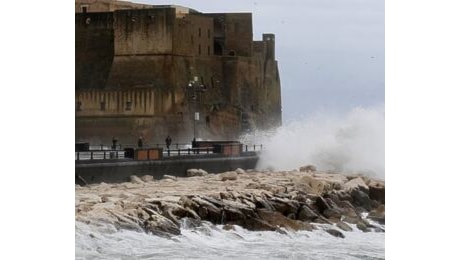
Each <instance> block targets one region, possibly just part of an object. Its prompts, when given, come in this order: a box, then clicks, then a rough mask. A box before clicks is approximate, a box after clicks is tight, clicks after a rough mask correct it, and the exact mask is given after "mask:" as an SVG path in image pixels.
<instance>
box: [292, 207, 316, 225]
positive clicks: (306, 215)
mask: <svg viewBox="0 0 460 260" xmlns="http://www.w3.org/2000/svg"><path fill="white" fill-rule="evenodd" d="M317 218H318V214H316V213H315V212H314V211H313V210H312V209H310V207H308V206H307V205H303V206H301V207H300V209H299V213H298V214H297V219H298V220H301V221H314V220H315V219H317Z"/></svg>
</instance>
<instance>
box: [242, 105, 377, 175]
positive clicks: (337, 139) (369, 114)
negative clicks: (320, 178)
mask: <svg viewBox="0 0 460 260" xmlns="http://www.w3.org/2000/svg"><path fill="white" fill-rule="evenodd" d="M242 141H243V142H244V143H255V144H263V146H264V149H263V152H262V153H261V158H260V161H259V164H258V168H259V169H273V170H292V169H298V168H299V167H300V166H304V165H308V164H312V165H315V166H316V167H317V168H318V170H322V171H337V172H348V173H350V172H353V173H363V174H365V175H368V176H371V177H375V178H379V179H385V112H384V106H383V105H381V106H376V107H371V108H363V107H357V108H354V109H352V110H351V111H349V112H348V113H346V114H344V115H337V114H332V113H326V112H318V113H316V114H315V115H313V116H310V117H308V118H302V119H299V120H297V121H291V122H287V123H285V124H284V125H283V126H282V127H280V128H278V129H275V130H272V131H256V132H254V133H251V134H248V135H246V136H244V137H243V138H242Z"/></svg>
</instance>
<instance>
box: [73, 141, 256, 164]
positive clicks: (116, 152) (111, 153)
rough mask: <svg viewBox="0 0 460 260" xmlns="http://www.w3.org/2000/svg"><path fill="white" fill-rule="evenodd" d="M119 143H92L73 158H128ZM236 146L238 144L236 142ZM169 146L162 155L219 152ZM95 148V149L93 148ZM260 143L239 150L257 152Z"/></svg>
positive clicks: (155, 146) (184, 145)
mask: <svg viewBox="0 0 460 260" xmlns="http://www.w3.org/2000/svg"><path fill="white" fill-rule="evenodd" d="M123 146H124V147H126V148H132V147H136V146H134V145H123ZM123 146H122V145H121V144H118V145H117V149H112V147H111V146H107V145H103V144H101V145H92V146H90V150H88V151H76V152H75V160H76V161H83V160H118V159H128V158H127V157H126V156H125V152H126V151H125V150H122V147H123ZM236 146H239V144H237V145H236ZM162 147H166V145H164V144H155V145H154V146H153V147H152V146H143V147H142V149H148V148H162ZM171 147H176V149H163V154H162V155H163V157H174V156H176V157H180V156H196V155H206V154H208V155H209V154H219V152H215V150H214V148H213V147H196V148H191V147H190V145H189V144H179V143H176V144H172V145H171ZM94 148H97V149H94ZM262 149H263V146H262V144H259V145H256V144H253V145H244V144H243V145H242V149H241V152H259V151H262Z"/></svg>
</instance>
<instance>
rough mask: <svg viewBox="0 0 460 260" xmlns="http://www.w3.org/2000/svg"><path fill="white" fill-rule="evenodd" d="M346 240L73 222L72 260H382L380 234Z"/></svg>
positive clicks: (319, 234) (208, 227)
mask: <svg viewBox="0 0 460 260" xmlns="http://www.w3.org/2000/svg"><path fill="white" fill-rule="evenodd" d="M351 226H352V227H353V229H354V230H353V231H352V232H343V231H342V233H343V234H344V235H345V238H336V237H333V236H331V235H330V234H328V233H326V232H325V231H324V230H323V228H330V227H331V226H329V225H325V226H323V225H319V226H318V229H317V230H314V231H312V232H309V231H298V232H286V233H285V234H282V233H280V232H271V231H261V232H254V231H248V230H245V229H243V228H241V227H238V226H235V229H234V230H224V229H223V226H221V225H212V224H210V223H203V225H202V226H201V227H198V228H187V227H184V225H183V227H182V229H181V233H182V234H181V235H179V236H174V237H172V238H162V237H158V236H154V235H151V234H147V233H142V232H137V231H130V230H117V229H116V228H115V227H114V226H113V225H110V224H100V225H98V226H95V225H89V224H85V223H82V222H76V223H75V252H76V257H75V259H384V258H385V233H382V232H367V233H364V232H362V231H360V230H358V229H357V228H356V226H353V225H351Z"/></svg>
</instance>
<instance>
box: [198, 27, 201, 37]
mask: <svg viewBox="0 0 460 260" xmlns="http://www.w3.org/2000/svg"><path fill="white" fill-rule="evenodd" d="M198 37H201V28H198Z"/></svg>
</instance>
